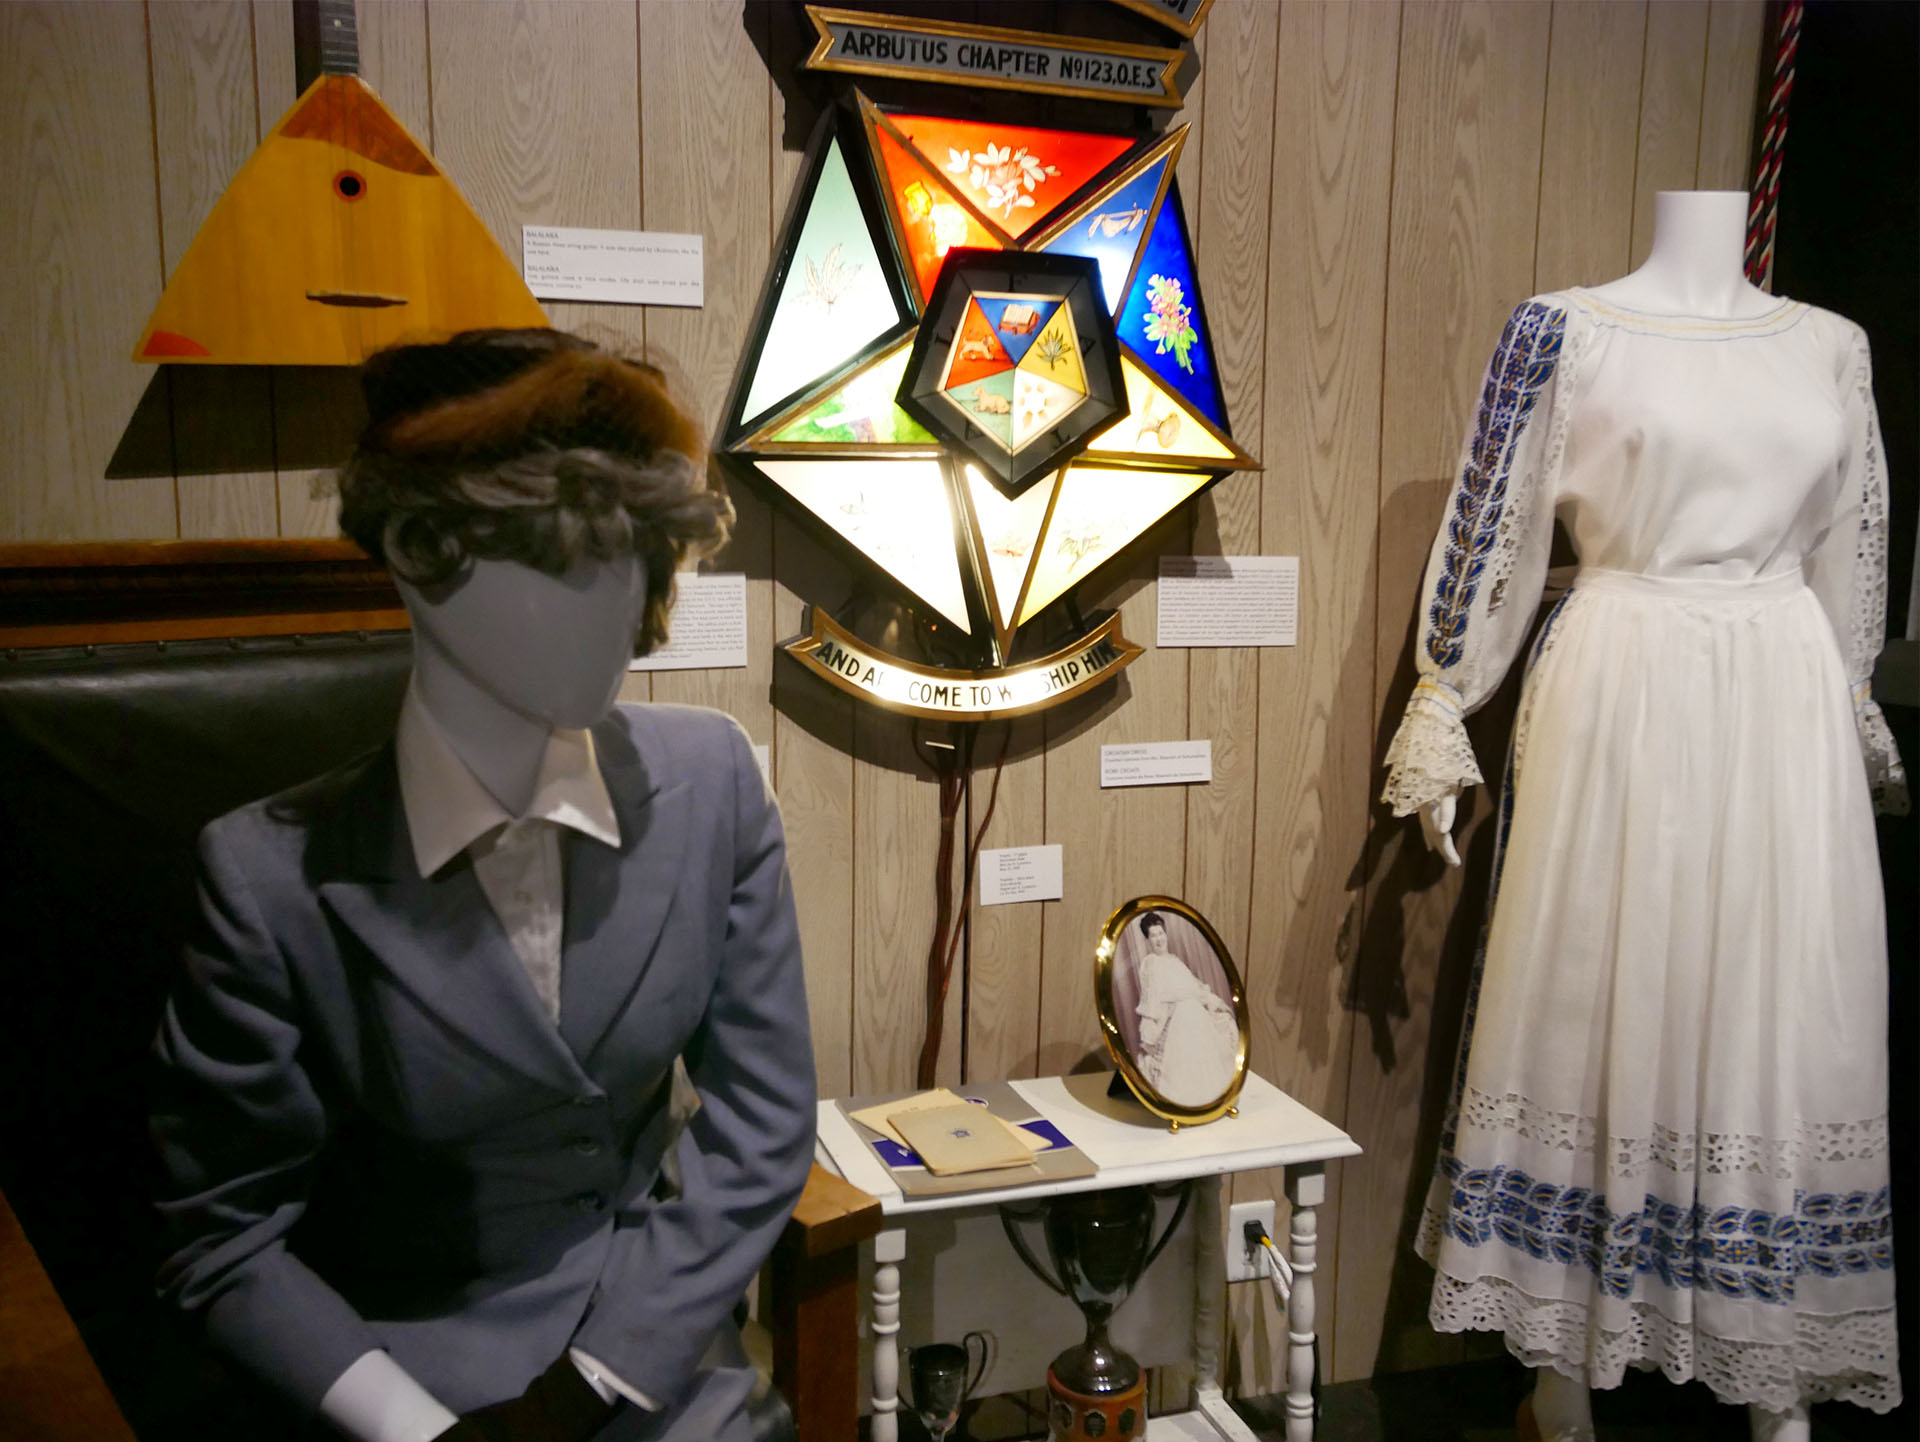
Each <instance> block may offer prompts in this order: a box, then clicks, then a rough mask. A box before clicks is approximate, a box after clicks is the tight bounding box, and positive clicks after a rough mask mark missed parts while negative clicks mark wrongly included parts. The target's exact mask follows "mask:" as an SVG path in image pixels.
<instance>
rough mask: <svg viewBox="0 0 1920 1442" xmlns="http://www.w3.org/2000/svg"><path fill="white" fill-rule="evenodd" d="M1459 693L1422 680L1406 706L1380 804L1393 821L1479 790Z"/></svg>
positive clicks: (1476, 765)
mask: <svg viewBox="0 0 1920 1442" xmlns="http://www.w3.org/2000/svg"><path fill="white" fill-rule="evenodd" d="M1465 709H1466V708H1465V707H1464V705H1463V704H1462V702H1461V699H1460V693H1459V692H1458V691H1456V690H1454V689H1453V687H1451V686H1449V685H1447V683H1446V682H1444V681H1436V680H1434V679H1433V678H1432V677H1422V678H1421V681H1420V684H1419V685H1418V686H1415V687H1414V688H1413V696H1412V698H1411V699H1410V700H1409V701H1408V702H1407V714H1406V715H1405V716H1403V717H1402V718H1401V720H1400V729H1399V730H1398V731H1396V732H1395V733H1394V736H1393V744H1392V745H1391V746H1389V747H1388V748H1387V785H1386V789H1385V790H1384V791H1382V792H1381V793H1380V799H1381V800H1382V801H1384V802H1386V803H1387V804H1388V805H1389V806H1391V807H1392V808H1393V814H1394V815H1395V816H1411V815H1412V814H1413V813H1414V812H1416V811H1418V810H1419V809H1420V808H1421V807H1423V806H1430V805H1432V804H1433V803H1434V802H1436V801H1443V800H1445V799H1446V798H1447V797H1449V796H1458V795H1459V794H1460V793H1461V792H1462V791H1464V790H1466V789H1467V788H1468V787H1469V786H1478V785H1480V784H1481V780H1482V778H1481V775H1480V766H1479V763H1478V762H1476V761H1475V760H1474V756H1473V743H1472V742H1471V741H1469V740H1468V739H1467V728H1466V726H1465V725H1464V724H1463V723H1462V721H1461V719H1460V718H1461V716H1462V714H1463V713H1464V711H1465Z"/></svg>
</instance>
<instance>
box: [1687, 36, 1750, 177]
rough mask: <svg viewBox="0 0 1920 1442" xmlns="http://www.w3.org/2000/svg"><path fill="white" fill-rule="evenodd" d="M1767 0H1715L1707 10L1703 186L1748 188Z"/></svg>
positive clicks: (1698, 174) (1702, 113)
mask: <svg viewBox="0 0 1920 1442" xmlns="http://www.w3.org/2000/svg"><path fill="white" fill-rule="evenodd" d="M1766 31H1767V7H1766V4H1765V0H1713V6H1712V9H1711V10H1710V11H1709V12H1708V16H1707V70H1706V82H1705V86H1704V89H1703V92H1702V98H1701V102H1700V163H1699V165H1698V167H1697V169H1696V172H1695V174H1696V179H1695V182H1694V183H1695V185H1696V187H1697V188H1698V189H1700V190H1745V189H1747V188H1748V186H1749V185H1751V184H1752V181H1753V173H1752V170H1751V166H1750V162H1751V158H1752V149H1753V112H1754V103H1755V101H1756V99H1757V98H1758V96H1759V93H1760V86H1761V85H1762V84H1763V83H1764V81H1763V79H1762V77H1761V73H1760V64H1761V52H1762V50H1763V49H1764V48H1765V44H1766V40H1767V33H1766Z"/></svg>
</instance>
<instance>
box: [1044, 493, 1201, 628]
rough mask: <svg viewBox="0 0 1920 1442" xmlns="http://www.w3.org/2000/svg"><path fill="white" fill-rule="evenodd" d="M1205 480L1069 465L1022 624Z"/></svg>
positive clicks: (1102, 563) (1101, 564)
mask: <svg viewBox="0 0 1920 1442" xmlns="http://www.w3.org/2000/svg"><path fill="white" fill-rule="evenodd" d="M1209 479H1210V477H1208V476H1207V475H1206V474H1205V473H1196V472H1193V471H1127V470H1120V469H1118V468H1117V467H1111V466H1082V465H1075V466H1069V467H1068V468H1067V473H1066V476H1065V478H1064V479H1063V480H1062V481H1061V483H1060V499H1059V501H1058V502H1056V503H1055V505H1054V508H1053V515H1052V517H1051V518H1050V519H1049V520H1048V522H1047V533H1046V535H1045V536H1044V537H1042V538H1041V541H1040V550H1039V553H1038V555H1037V556H1036V557H1035V559H1034V567H1033V581H1032V583H1031V584H1030V585H1029V586H1028V588H1027V599H1026V600H1025V601H1024V602H1023V603H1022V604H1021V607H1020V621H1021V624H1023V625H1024V624H1025V623H1026V622H1027V621H1028V620H1030V619H1031V618H1032V617H1034V616H1036V615H1038V614H1039V613H1040V611H1042V610H1043V609H1044V608H1046V607H1047V606H1049V605H1051V604H1052V603H1053V602H1054V601H1057V600H1059V599H1060V597H1061V595H1062V594H1064V593H1065V592H1066V590H1067V588H1068V587H1069V586H1073V585H1077V584H1078V583H1079V582H1081V581H1083V580H1085V579H1086V578H1087V577H1088V576H1091V575H1092V574H1093V573H1094V572H1095V571H1097V570H1099V569H1100V567H1101V566H1103V565H1105V564H1106V563H1107V562H1108V561H1109V560H1111V559H1112V558H1113V557H1114V556H1115V555H1117V554H1118V553H1119V551H1120V549H1121V548H1122V547H1124V546H1125V545H1127V544H1128V543H1129V542H1131V541H1133V540H1134V539H1135V538H1136V537H1138V536H1139V535H1140V533H1141V532H1143V531H1145V530H1146V529H1147V528H1148V527H1150V526H1152V525H1153V524H1154V523H1155V522H1157V521H1159V520H1160V519H1161V518H1162V517H1164V516H1166V515H1167V514H1168V513H1169V512H1171V511H1173V510H1174V509H1175V508H1176V507H1178V506H1179V504H1180V503H1181V502H1182V501H1184V500H1186V499H1187V497H1188V496H1191V495H1192V494H1193V493H1194V492H1195V491H1197V490H1199V489H1200V488H1201V487H1202V486H1204V485H1205V484H1206V483H1207V481H1208V480H1209Z"/></svg>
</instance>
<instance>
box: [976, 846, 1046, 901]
mask: <svg viewBox="0 0 1920 1442" xmlns="http://www.w3.org/2000/svg"><path fill="white" fill-rule="evenodd" d="M1060 877H1061V867H1060V848H1059V846H1058V845H1054V846H999V847H992V848H989V849H988V850H985V851H982V852H981V853H980V904H981V905H982V906H1004V905H1006V904H1007V903H1008V902H1009V901H1058V900H1059V899H1060Z"/></svg>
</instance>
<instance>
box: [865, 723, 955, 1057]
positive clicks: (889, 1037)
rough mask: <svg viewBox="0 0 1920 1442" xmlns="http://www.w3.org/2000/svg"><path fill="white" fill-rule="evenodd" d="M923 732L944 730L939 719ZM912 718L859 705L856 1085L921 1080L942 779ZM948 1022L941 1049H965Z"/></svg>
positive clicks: (946, 1051)
mask: <svg viewBox="0 0 1920 1442" xmlns="http://www.w3.org/2000/svg"><path fill="white" fill-rule="evenodd" d="M922 726H923V731H922V734H923V735H930V736H933V737H935V738H937V739H944V735H943V732H942V731H941V729H940V727H939V724H938V723H937V722H925V723H922ZM912 734H913V728H912V723H910V722H909V721H908V720H907V719H906V718H904V717H899V716H890V715H888V714H886V713H885V712H882V711H878V710H875V709H873V708H871V707H866V706H862V707H858V708H856V709H855V711H854V714H853V760H854V776H853V834H854V836H855V838H856V839H857V840H858V842H859V847H860V850H859V856H858V859H857V861H856V864H855V868H854V877H853V978H852V991H853V1041H854V1047H853V1089H854V1091H856V1092H861V1093H865V1092H877V1091H886V1090H890V1089H904V1088H906V1087H910V1086H912V1085H913V1078H914V1066H915V1063H916V1062H917V1061H918V1059H919V1055H920V1040H921V1035H922V1032H923V1030H924V1028H925V1017H926V994H927V988H926V958H927V945H928V942H929V941H930V939H931V938H932V936H933V910H934V908H933V895H934V886H933V877H934V862H935V860H936V858H937V856H938V854H939V845H940V797H939V788H938V786H937V785H936V784H935V783H934V781H933V779H932V776H931V774H930V773H929V772H928V771H927V769H926V767H925V766H923V765H922V764H921V762H920V759H919V757H918V756H916V755H915V754H914V750H913V744H912ZM959 1041H960V1039H959V1036H958V1034H957V1033H956V1032H955V1031H954V1030H953V1029H952V1028H949V1029H948V1031H947V1034H946V1040H945V1048H944V1050H943V1056H945V1057H952V1056H957V1055H958V1053H959V1049H960V1048H959Z"/></svg>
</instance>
